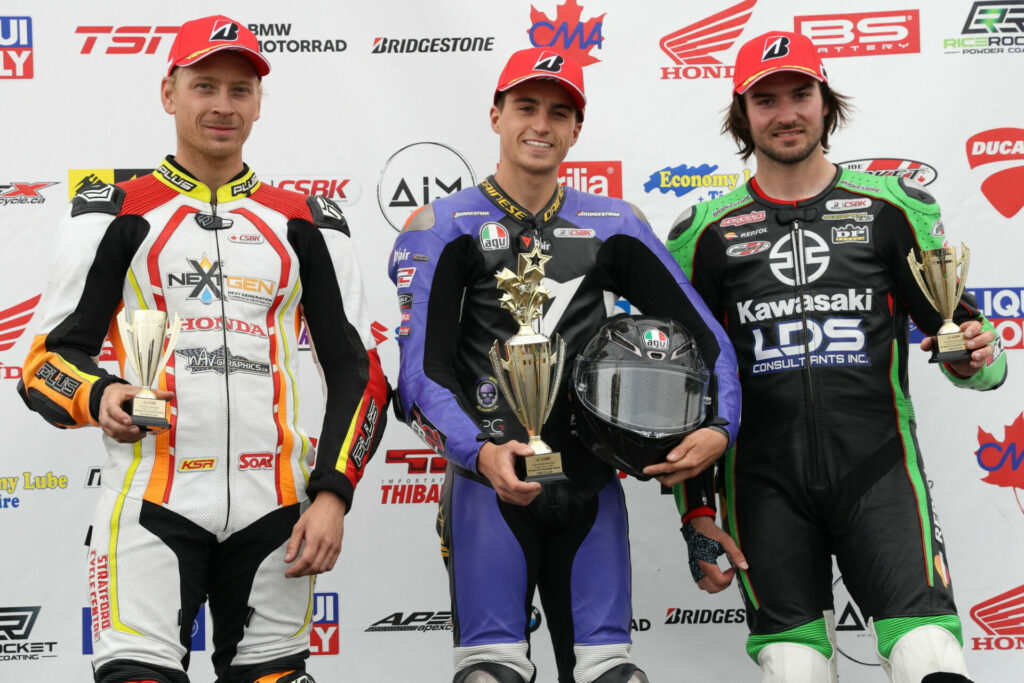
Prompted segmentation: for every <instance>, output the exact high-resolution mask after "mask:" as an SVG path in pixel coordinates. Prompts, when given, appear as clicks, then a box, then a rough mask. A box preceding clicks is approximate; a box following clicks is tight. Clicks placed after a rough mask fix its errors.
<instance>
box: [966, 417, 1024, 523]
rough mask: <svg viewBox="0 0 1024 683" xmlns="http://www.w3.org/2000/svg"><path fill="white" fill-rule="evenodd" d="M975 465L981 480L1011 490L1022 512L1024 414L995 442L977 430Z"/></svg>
mask: <svg viewBox="0 0 1024 683" xmlns="http://www.w3.org/2000/svg"><path fill="white" fill-rule="evenodd" d="M974 457H975V458H977V460H978V466H979V467H980V468H981V469H983V470H985V472H987V474H986V475H985V476H984V477H982V479H981V480H982V481H983V482H985V483H986V484H992V485H993V486H1005V487H1008V488H1011V489H1013V495H1014V497H1015V498H1016V499H1017V505H1018V506H1020V509H1021V512H1024V502H1022V501H1021V489H1024V467H1021V464H1022V462H1024V413H1021V414H1020V415H1018V416H1017V419H1016V420H1014V421H1013V423H1012V424H1010V425H1007V426H1006V427H1005V428H1004V430H1003V438H1002V439H997V438H996V437H995V436H994V435H992V434H989V433H988V432H986V431H985V430H983V429H982V428H981V427H980V426H979V427H978V450H976V451H975V452H974Z"/></svg>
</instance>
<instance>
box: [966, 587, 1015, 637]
mask: <svg viewBox="0 0 1024 683" xmlns="http://www.w3.org/2000/svg"><path fill="white" fill-rule="evenodd" d="M971 619H974V623H976V624H977V625H978V626H980V627H981V629H982V630H983V631H984V632H985V633H986V634H988V635H987V636H986V637H983V638H977V637H975V638H971V649H972V650H1024V586H1017V587H1016V588H1011V589H1010V590H1008V591H1006V592H1005V593H1000V594H999V595H997V596H995V597H994V598H989V599H988V600H986V601H984V602H980V603H978V604H977V605H975V606H974V607H973V608H971Z"/></svg>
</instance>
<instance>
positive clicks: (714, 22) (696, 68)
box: [658, 0, 757, 81]
mask: <svg viewBox="0 0 1024 683" xmlns="http://www.w3.org/2000/svg"><path fill="white" fill-rule="evenodd" d="M755 4H757V0H744V2H741V3H739V4H737V5H733V6H732V7H730V8H728V9H725V10H722V11H721V12H718V13H717V14H712V15H711V16H710V17H706V18H704V19H701V20H700V21H698V22H695V23H693V24H690V25H689V26H684V27H683V28H681V29H679V30H678V31H673V32H672V33H669V34H668V35H667V36H665V37H663V38H662V39H661V42H660V43H659V44H658V45H659V46H660V47H661V49H662V51H663V52H664V53H665V54H667V55H668V56H669V57H670V58H671V59H672V61H673V62H675V64H676V65H675V66H663V67H661V80H663V81H664V80H678V79H683V78H685V79H689V80H693V79H698V78H732V74H733V71H735V68H734V67H733V65H732V63H731V60H730V63H729V64H723V63H722V62H721V60H719V59H718V58H717V57H715V56H714V55H715V54H716V53H718V52H723V51H725V50H728V49H729V48H730V47H732V44H733V43H735V42H736V39H737V38H739V36H740V34H741V33H742V32H743V27H744V26H745V25H746V23H747V21H748V20H749V19H750V14H751V12H753V10H754V5H755Z"/></svg>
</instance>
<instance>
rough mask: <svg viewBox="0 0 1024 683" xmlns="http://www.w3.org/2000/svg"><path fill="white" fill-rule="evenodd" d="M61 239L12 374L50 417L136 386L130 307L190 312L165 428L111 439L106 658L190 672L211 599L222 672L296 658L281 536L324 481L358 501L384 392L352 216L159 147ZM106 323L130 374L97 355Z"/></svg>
mask: <svg viewBox="0 0 1024 683" xmlns="http://www.w3.org/2000/svg"><path fill="white" fill-rule="evenodd" d="M53 247H54V260H53V264H52V268H51V273H50V280H49V284H48V286H47V291H46V295H45V298H44V303H43V305H42V307H41V315H40V319H39V321H38V322H39V332H38V335H37V336H36V337H35V339H34V341H33V345H32V349H31V351H30V353H29V356H28V358H27V360H26V362H25V366H24V371H23V372H24V380H23V383H22V385H20V386H19V390H20V393H21V394H22V396H23V398H24V399H25V401H26V403H27V404H28V405H29V407H31V408H32V409H33V410H35V411H36V412H39V413H40V414H41V415H42V416H43V417H44V418H45V419H46V420H47V421H49V422H50V423H52V424H54V425H57V426H59V427H81V426H85V425H90V424H91V425H96V424H97V418H98V408H99V401H100V396H101V395H102V393H103V390H104V388H105V387H106V386H107V385H108V384H110V383H111V382H120V381H128V382H129V383H132V384H139V383H140V382H139V378H138V377H135V376H134V371H133V370H132V369H131V368H130V367H128V366H126V364H125V363H124V358H125V354H124V350H123V349H122V347H121V343H120V338H119V334H118V333H117V331H116V326H117V322H116V318H115V315H116V313H117V312H118V310H119V309H120V308H121V307H122V306H123V308H124V310H125V313H126V314H127V316H128V319H129V320H130V319H131V313H132V312H133V311H135V310H138V309H159V310H162V311H166V312H167V313H168V314H169V315H170V317H171V318H172V319H173V317H174V315H175V314H177V315H178V316H180V317H181V319H182V328H181V334H180V337H179V338H178V340H177V344H176V346H175V349H174V353H173V354H172V355H171V358H170V361H169V362H168V365H167V368H166V371H165V372H164V373H162V374H161V375H160V377H159V382H158V386H159V388H161V389H166V390H169V391H172V392H174V399H173V400H172V402H171V410H170V422H171V428H170V429H169V430H167V431H165V432H164V433H159V434H156V435H150V436H147V437H146V438H145V439H143V440H142V441H140V442H138V443H135V444H121V443H116V442H115V441H113V440H112V439H110V438H108V437H104V441H105V444H106V447H107V452H108V457H107V460H106V463H105V465H104V468H103V475H102V481H103V484H104V492H103V495H102V499H101V502H100V508H99V510H98V512H97V517H96V523H95V524H94V527H93V531H92V538H91V546H90V551H89V552H90V556H89V570H90V600H91V603H92V610H93V638H94V641H95V652H96V661H95V665H96V667H97V668H98V669H102V667H103V666H104V665H105V664H109V663H111V662H114V661H123V660H129V661H132V662H141V663H144V664H153V665H158V666H160V667H165V668H168V669H176V670H178V671H181V669H182V660H185V661H186V662H187V650H188V648H187V645H186V644H185V643H186V642H187V639H186V631H187V630H188V629H189V628H190V627H191V623H192V618H193V615H194V614H195V611H196V610H197V609H198V606H199V605H200V604H201V603H202V601H203V599H204V598H205V597H206V596H207V595H209V597H210V606H211V610H212V611H213V612H214V617H215V629H214V646H215V650H216V651H215V654H214V665H215V668H216V669H217V673H218V677H219V680H228V677H227V673H226V672H227V671H228V669H229V668H232V669H236V668H238V667H245V666H251V665H255V664H259V663H262V662H267V661H271V660H274V659H279V658H281V657H289V656H301V655H302V654H303V653H304V651H305V650H306V649H307V647H308V629H309V622H310V600H311V598H312V582H311V579H309V578H303V579H285V578H284V572H285V570H286V568H287V567H286V565H284V562H283V556H284V550H283V543H284V541H286V540H287V538H288V535H289V534H290V532H291V526H292V525H293V524H294V522H295V520H297V519H298V515H299V513H300V512H301V511H302V510H303V509H305V505H306V504H307V502H308V499H309V498H312V497H315V495H316V494H317V493H318V492H320V491H323V490H328V491H332V492H334V493H336V494H337V495H338V496H340V497H341V498H342V499H343V500H344V501H345V503H346V504H347V506H348V507H349V508H351V505H352V495H353V491H354V488H355V486H356V484H357V483H358V481H359V479H360V477H361V476H362V473H363V469H364V468H365V466H366V464H367V461H368V460H369V458H370V456H371V455H372V453H373V450H374V448H375V447H376V444H377V442H378V440H379V438H380V436H381V433H382V432H383V429H384V415H385V408H386V403H387V394H388V389H387V382H386V380H385V378H384V375H383V373H382V371H381V368H380V362H379V360H378V357H377V353H376V350H375V348H374V343H373V339H372V336H371V334H370V320H369V318H368V317H367V310H366V306H365V302H364V295H363V289H362V284H361V277H360V273H359V267H358V263H357V259H356V256H355V253H354V250H353V244H352V240H351V238H350V236H349V232H348V227H347V224H346V222H345V219H344V217H343V216H342V214H341V212H340V211H339V210H338V209H337V207H335V206H334V205H333V204H331V203H330V202H329V201H328V200H325V199H323V198H319V197H309V198H307V197H305V196H303V195H300V194H297V193H293V192H287V191H284V190H278V189H276V188H274V187H271V186H268V185H265V184H262V183H261V182H260V181H259V180H258V178H257V177H256V176H255V174H254V173H253V172H252V171H251V170H250V169H249V168H248V167H245V169H244V171H243V172H242V174H241V175H240V176H238V177H236V178H235V179H234V180H232V181H231V182H229V183H228V184H226V185H224V186H222V187H220V188H218V189H216V190H215V191H211V189H209V188H207V187H206V186H205V185H203V184H202V183H200V182H199V181H198V180H196V179H195V178H194V177H192V176H191V175H190V174H189V173H188V172H187V171H186V170H185V169H183V168H181V167H180V166H178V165H176V164H175V163H174V161H173V159H172V158H171V157H168V158H167V159H166V160H165V161H163V162H162V163H161V165H160V166H159V167H158V168H157V169H156V170H155V171H154V172H153V173H152V174H150V175H147V176H144V177H141V178H137V179H134V180H131V181H128V182H126V183H122V184H121V185H119V186H115V185H99V186H93V187H91V188H88V189H86V190H83V191H82V192H81V193H79V194H78V195H77V196H76V197H75V199H74V200H73V203H72V206H71V208H70V211H69V213H68V215H67V216H66V217H65V219H64V221H63V222H62V224H61V226H60V228H59V231H58V233H57V236H56V239H55V240H54V245H53ZM303 320H305V322H306V323H307V325H308V328H309V332H310V337H311V339H312V342H313V343H314V344H315V355H314V358H315V360H316V363H317V365H318V368H319V369H320V371H321V375H322V377H323V380H324V381H323V385H324V391H325V396H324V403H325V414H324V420H323V426H322V429H321V431H320V436H319V442H318V443H317V446H316V448H314V446H313V444H312V442H311V439H310V437H309V436H308V435H307V433H306V432H305V431H304V430H303V428H302V426H301V425H300V423H299V415H300V410H299V407H300V406H299V382H298V358H299V354H300V347H299V333H300V329H301V326H302V322H303ZM108 329H109V331H110V335H109V337H110V339H111V341H112V342H113V345H114V348H115V351H116V354H117V357H118V360H119V362H120V364H121V368H122V373H121V375H122V377H123V378H124V379H123V380H122V379H121V378H120V377H117V376H114V375H111V374H109V373H108V372H106V371H105V370H104V369H103V368H101V367H100V366H99V365H98V364H97V362H96V357H97V356H98V354H99V353H100V349H101V346H102V344H103V339H104V337H106V336H107V334H108ZM314 463H315V464H314ZM268 539H269V540H268ZM257 548H259V550H256V549H257ZM222 556H224V558H225V559H226V564H229V565H232V571H235V572H236V573H235V574H234V575H228V574H226V573H225V572H223V571H222V569H221V567H222V565H224V564H225V563H224V562H221V561H220V560H221V559H222ZM107 576H109V581H106V580H103V579H104V578H105V577H107ZM218 609H219V610H220V612H221V614H222V615H224V616H223V617H222V618H220V619H217V616H218V615H217V611H218Z"/></svg>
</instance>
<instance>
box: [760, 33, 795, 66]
mask: <svg viewBox="0 0 1024 683" xmlns="http://www.w3.org/2000/svg"><path fill="white" fill-rule="evenodd" d="M788 54H789V38H787V37H786V36H778V37H776V38H769V39H768V40H767V41H766V42H765V45H764V54H762V55H761V61H762V62H767V61H768V60H769V59H779V58H780V57H785V56H786V55H788Z"/></svg>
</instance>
